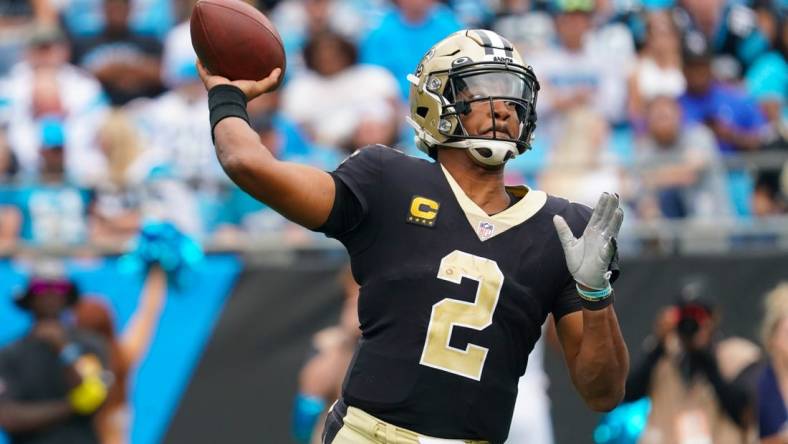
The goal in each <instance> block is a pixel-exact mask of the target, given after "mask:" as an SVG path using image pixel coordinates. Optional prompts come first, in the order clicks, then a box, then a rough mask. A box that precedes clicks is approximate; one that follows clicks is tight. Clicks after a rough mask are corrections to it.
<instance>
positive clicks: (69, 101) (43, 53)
mask: <svg viewBox="0 0 788 444" xmlns="http://www.w3.org/2000/svg"><path fill="white" fill-rule="evenodd" d="M68 57H69V46H68V42H67V41H66V40H65V36H64V34H63V32H62V31H61V30H60V29H59V28H57V27H54V26H47V25H41V26H37V27H36V28H34V29H33V30H32V33H31V35H30V40H29V45H28V48H27V51H26V57H25V60H22V61H20V62H19V63H17V64H16V65H14V67H12V69H11V71H10V73H9V75H8V77H6V78H3V79H0V101H3V102H6V103H7V104H8V105H7V106H8V109H7V111H6V112H5V113H4V117H5V118H6V119H7V121H5V122H0V126H3V125H7V129H8V133H7V134H8V142H9V144H10V145H11V149H12V150H13V152H14V155H15V156H16V159H17V161H18V162H19V167H20V171H21V172H22V173H23V174H25V175H35V174H36V172H37V170H38V163H39V160H40V158H41V157H40V156H39V152H38V149H39V146H40V140H41V138H40V135H41V134H42V133H41V131H40V129H39V127H40V122H39V120H40V119H42V118H50V117H51V118H57V119H60V120H62V122H63V131H64V132H65V134H66V136H67V137H66V146H65V155H66V159H65V166H66V170H67V171H68V174H69V176H70V177H71V178H72V179H73V180H74V181H76V182H78V183H80V184H83V185H89V184H91V182H92V180H94V178H95V177H96V176H97V175H99V174H100V172H101V170H102V169H103V168H104V164H103V156H102V155H101V153H100V152H99V150H98V147H97V146H96V144H95V138H96V137H95V131H96V127H97V122H98V121H100V119H101V118H102V116H103V112H104V111H105V109H106V107H105V105H104V101H103V98H102V97H103V96H102V92H101V85H100V84H99V83H98V82H97V81H96V80H95V79H94V78H93V77H91V76H89V75H88V74H86V73H85V72H83V71H82V70H80V69H78V68H77V67H75V66H73V65H70V64H68V63H67V61H68Z"/></svg>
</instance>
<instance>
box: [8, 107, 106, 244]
mask: <svg viewBox="0 0 788 444" xmlns="http://www.w3.org/2000/svg"><path fill="white" fill-rule="evenodd" d="M37 123H38V126H39V131H40V140H41V146H40V148H39V156H40V157H39V159H40V160H39V169H38V174H37V175H35V176H33V177H30V178H27V179H28V180H25V181H23V182H22V184H21V186H20V187H19V188H18V189H17V190H16V191H15V193H14V197H13V199H12V202H13V204H14V206H15V207H16V208H17V209H18V210H19V212H20V213H21V216H22V224H21V227H20V233H19V236H20V238H21V239H22V240H23V241H25V242H27V243H29V244H33V245H52V244H57V245H75V244H79V243H81V242H84V241H85V239H86V238H87V234H88V226H87V216H88V209H89V206H90V203H91V200H92V195H91V193H90V192H89V191H88V190H87V189H84V188H80V187H78V186H77V185H75V184H74V182H73V180H72V178H71V177H69V176H68V175H67V174H66V170H65V158H66V155H67V150H66V149H65V148H64V147H65V146H66V135H65V129H64V128H63V126H64V123H63V122H62V120H61V119H60V118H58V117H56V116H47V117H44V118H41V119H39V121H38V122H37Z"/></svg>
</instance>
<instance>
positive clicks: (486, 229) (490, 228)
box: [479, 221, 495, 240]
mask: <svg viewBox="0 0 788 444" xmlns="http://www.w3.org/2000/svg"><path fill="white" fill-rule="evenodd" d="M494 231H495V225H493V224H491V223H489V222H486V221H482V222H479V237H480V238H481V239H482V240H487V239H488V238H489V237H490V236H492V235H493V232H494Z"/></svg>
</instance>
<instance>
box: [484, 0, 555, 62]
mask: <svg viewBox="0 0 788 444" xmlns="http://www.w3.org/2000/svg"><path fill="white" fill-rule="evenodd" d="M500 3H501V4H500V5H499V9H498V11H496V18H495V21H494V22H493V30H494V31H495V32H497V33H499V34H501V35H505V36H507V38H508V39H509V41H511V42H512V44H514V46H515V47H516V48H517V49H518V51H520V53H522V54H526V58H527V59H529V60H530V59H531V58H532V57H533V54H536V53H539V52H541V51H545V50H547V49H549V47H550V45H551V43H552V41H553V39H554V38H555V26H554V24H553V18H552V17H551V16H550V14H548V13H547V11H544V10H539V9H534V8H533V7H532V2H531V1H530V0H506V1H503V2H500Z"/></svg>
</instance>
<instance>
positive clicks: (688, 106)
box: [679, 33, 766, 153]
mask: <svg viewBox="0 0 788 444" xmlns="http://www.w3.org/2000/svg"><path fill="white" fill-rule="evenodd" d="M683 58H684V76H685V77H686V79H687V91H686V93H685V94H684V95H683V96H681V98H680V99H679V103H681V108H682V111H683V114H684V120H685V122H687V123H704V124H706V125H708V126H709V127H710V128H711V129H712V131H714V134H715V136H716V138H717V143H718V146H719V149H720V150H721V151H722V152H723V153H730V152H734V151H754V150H757V149H758V148H759V147H760V145H761V138H762V134H763V131H764V129H765V123H766V121H765V119H764V117H763V114H761V111H760V109H759V108H758V106H757V104H756V103H755V101H754V100H753V99H752V97H750V96H749V95H747V94H746V92H745V91H743V90H740V89H737V88H735V87H733V86H729V85H724V84H722V83H721V82H719V81H717V80H715V78H714V75H713V73H712V58H713V53H712V52H711V47H710V46H709V44H708V42H707V41H706V40H705V39H704V38H703V36H701V35H700V34H698V33H691V34H688V35H686V36H685V38H684V42H683Z"/></svg>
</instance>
